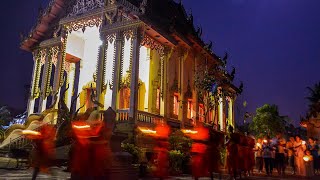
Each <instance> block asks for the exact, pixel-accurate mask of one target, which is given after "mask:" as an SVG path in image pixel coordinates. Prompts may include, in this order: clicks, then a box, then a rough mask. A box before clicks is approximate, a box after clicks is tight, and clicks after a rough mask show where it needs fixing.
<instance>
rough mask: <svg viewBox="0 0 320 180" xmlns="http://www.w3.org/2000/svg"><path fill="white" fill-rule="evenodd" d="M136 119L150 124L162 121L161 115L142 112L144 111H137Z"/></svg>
mask: <svg viewBox="0 0 320 180" xmlns="http://www.w3.org/2000/svg"><path fill="white" fill-rule="evenodd" d="M137 120H138V121H140V122H145V123H151V124H155V123H157V122H163V121H164V119H163V117H162V116H160V115H157V114H152V113H148V112H144V111H138V113H137Z"/></svg>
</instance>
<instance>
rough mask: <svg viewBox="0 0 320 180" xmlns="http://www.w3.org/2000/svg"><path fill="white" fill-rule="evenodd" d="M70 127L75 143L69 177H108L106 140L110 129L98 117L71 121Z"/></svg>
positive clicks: (99, 179)
mask: <svg viewBox="0 0 320 180" xmlns="http://www.w3.org/2000/svg"><path fill="white" fill-rule="evenodd" d="M72 127H73V131H74V134H75V143H74V145H73V147H72V154H71V161H72V164H71V166H72V167H71V179H75V180H82V179H83V180H105V179H108V178H107V175H108V174H107V170H108V165H110V163H111V150H110V148H108V141H109V139H110V136H111V132H110V131H111V129H108V128H107V127H106V125H105V123H104V122H103V121H102V120H101V119H99V118H94V119H90V120H88V121H77V122H73V124H72Z"/></svg>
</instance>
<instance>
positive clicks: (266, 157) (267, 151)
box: [262, 137, 273, 176]
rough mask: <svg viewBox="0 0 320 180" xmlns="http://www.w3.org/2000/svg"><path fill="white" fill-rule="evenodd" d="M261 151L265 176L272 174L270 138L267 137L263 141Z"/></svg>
mask: <svg viewBox="0 0 320 180" xmlns="http://www.w3.org/2000/svg"><path fill="white" fill-rule="evenodd" d="M262 150H263V161H264V167H265V169H266V173H267V175H268V176H269V175H271V174H272V162H271V161H272V151H273V148H272V145H271V143H270V138H269V137H267V138H265V139H264V140H263V145H262Z"/></svg>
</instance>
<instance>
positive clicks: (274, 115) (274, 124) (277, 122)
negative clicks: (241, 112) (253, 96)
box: [249, 104, 287, 137]
mask: <svg viewBox="0 0 320 180" xmlns="http://www.w3.org/2000/svg"><path fill="white" fill-rule="evenodd" d="M286 124H287V122H286V119H285V118H284V116H280V115H279V111H278V107H277V106H276V105H269V104H265V105H263V106H262V107H260V108H257V110H256V115H255V116H254V117H253V121H252V123H251V124H250V126H249V129H250V131H251V132H252V133H254V134H255V135H256V136H258V137H263V136H270V137H273V136H275V135H276V134H277V133H278V132H285V126H286Z"/></svg>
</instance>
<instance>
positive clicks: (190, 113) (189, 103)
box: [187, 99, 193, 119]
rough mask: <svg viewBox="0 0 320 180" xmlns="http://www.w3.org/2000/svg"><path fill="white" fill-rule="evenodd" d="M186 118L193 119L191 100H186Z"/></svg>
mask: <svg viewBox="0 0 320 180" xmlns="http://www.w3.org/2000/svg"><path fill="white" fill-rule="evenodd" d="M187 118H188V119H191V118H193V105H192V100H191V99H189V100H188V114H187Z"/></svg>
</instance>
